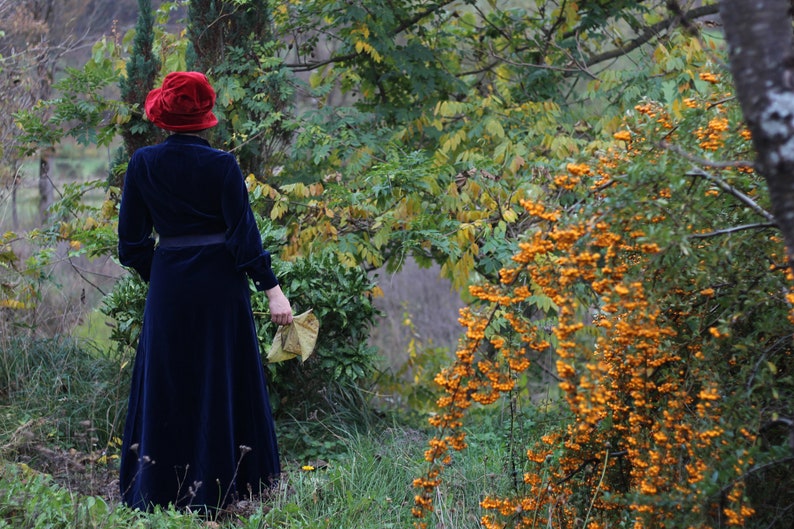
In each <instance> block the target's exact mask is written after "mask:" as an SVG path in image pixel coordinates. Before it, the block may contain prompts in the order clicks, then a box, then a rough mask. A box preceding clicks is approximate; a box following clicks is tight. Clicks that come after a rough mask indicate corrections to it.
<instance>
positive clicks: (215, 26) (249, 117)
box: [187, 0, 293, 178]
mask: <svg viewBox="0 0 794 529" xmlns="http://www.w3.org/2000/svg"><path fill="white" fill-rule="evenodd" d="M266 4H267V2H262V1H256V0H224V1H221V0H218V1H216V0H194V1H192V2H190V3H189V4H188V27H187V32H188V37H189V40H190V47H189V48H188V50H187V66H188V68H190V69H197V70H199V71H203V72H205V73H206V74H207V75H208V76H209V77H210V79H211V81H212V83H213V86H214V88H215V90H216V92H217V104H216V107H215V108H216V112H217V113H218V114H219V116H218V117H219V120H220V123H219V124H218V125H217V126H216V127H214V128H213V129H212V130H210V131H208V134H209V135H210V139H211V140H212V141H213V142H214V143H215V144H217V145H218V146H222V147H223V148H225V149H227V150H230V151H233V152H234V153H235V155H236V156H237V159H238V161H239V163H240V167H241V169H242V171H243V174H246V175H248V174H253V175H254V176H255V177H257V178H264V177H267V176H272V175H273V171H274V169H275V167H277V166H279V165H280V164H282V163H283V160H284V158H285V156H284V152H283V150H284V149H285V147H286V145H287V144H288V143H289V140H290V137H291V131H290V126H289V125H288V119H287V118H288V117H289V114H290V112H291V108H292V105H293V88H292V81H291V76H290V75H289V73H288V71H287V70H286V69H285V68H284V67H283V64H282V61H281V60H279V59H278V58H277V57H276V56H275V51H276V47H277V44H276V43H275V42H273V40H272V31H271V18H270V9H269V6H267V5H266Z"/></svg>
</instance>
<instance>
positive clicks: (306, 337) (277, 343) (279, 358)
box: [267, 309, 320, 364]
mask: <svg viewBox="0 0 794 529" xmlns="http://www.w3.org/2000/svg"><path fill="white" fill-rule="evenodd" d="M319 331H320V322H319V321H318V320H317V316H315V315H314V314H312V310H311V309H309V310H307V311H306V312H304V313H303V314H299V315H298V316H295V317H294V318H292V323H290V324H289V325H283V326H281V327H279V328H278V330H277V331H276V336H275V337H273V344H272V345H271V346H270V352H269V353H267V361H268V362H269V363H271V364H272V363H275V362H283V361H284V360H292V359H293V358H297V357H300V359H301V362H305V361H306V359H307V358H309V356H310V355H311V354H312V351H314V345H315V344H316V343H317V334H318V333H319Z"/></svg>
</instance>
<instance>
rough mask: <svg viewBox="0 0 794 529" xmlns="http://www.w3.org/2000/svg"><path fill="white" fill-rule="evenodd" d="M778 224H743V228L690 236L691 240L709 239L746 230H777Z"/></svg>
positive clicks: (737, 227) (736, 227)
mask: <svg viewBox="0 0 794 529" xmlns="http://www.w3.org/2000/svg"><path fill="white" fill-rule="evenodd" d="M776 227H777V224H775V223H774V222H759V223H757V224H742V225H741V226H732V227H730V228H724V229H721V230H716V231H711V232H709V233H695V234H692V235H690V236H689V238H690V239H708V238H710V237H718V236H720V235H730V234H731V233H736V232H740V231H744V230H763V229H766V228H776Z"/></svg>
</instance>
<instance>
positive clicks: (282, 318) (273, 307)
mask: <svg viewBox="0 0 794 529" xmlns="http://www.w3.org/2000/svg"><path fill="white" fill-rule="evenodd" d="M265 294H267V302H268V305H269V306H270V319H271V320H273V323H275V324H276V325H289V324H290V323H292V307H291V306H290V304H289V300H288V299H287V296H285V295H284V293H283V292H282V291H281V287H280V286H278V285H277V286H275V287H273V288H271V289H270V290H265Z"/></svg>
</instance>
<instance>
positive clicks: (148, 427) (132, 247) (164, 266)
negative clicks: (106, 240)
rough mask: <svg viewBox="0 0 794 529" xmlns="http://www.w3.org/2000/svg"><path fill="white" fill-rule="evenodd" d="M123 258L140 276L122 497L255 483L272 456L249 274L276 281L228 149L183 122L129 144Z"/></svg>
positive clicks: (176, 500)
mask: <svg viewBox="0 0 794 529" xmlns="http://www.w3.org/2000/svg"><path fill="white" fill-rule="evenodd" d="M153 229H154V231H156V233H157V234H158V235H159V238H160V241H161V243H160V244H158V245H157V246H155V240H154V238H153V234H152V231H153ZM167 242H168V243H169V244H166V243H167ZM119 257H120V260H121V263H122V264H124V265H126V266H129V267H132V268H134V269H135V270H137V271H138V273H139V274H140V275H141V276H142V277H143V279H145V280H147V281H149V293H148V296H147V299H146V309H145V312H144V323H143V329H142V332H141V336H140V341H139V344H138V350H137V354H136V357H135V364H134V367H133V374H132V385H131V390H130V398H129V410H128V412H127V421H126V424H125V428H124V439H123V445H122V453H121V472H120V486H121V493H122V498H123V501H124V502H125V503H126V504H127V505H130V506H132V507H136V508H140V509H151V507H152V506H153V505H162V506H167V505H168V504H173V505H175V506H177V507H187V506H190V507H194V508H197V509H200V510H204V509H208V510H214V509H216V508H222V507H224V506H226V505H227V504H228V503H229V502H231V501H233V500H235V499H238V498H240V497H244V496H248V495H249V494H250V493H253V494H256V493H258V492H260V491H261V490H263V488H264V487H268V486H269V485H271V484H272V482H273V480H274V479H275V478H276V477H277V476H278V474H279V473H280V465H279V458H278V447H277V444H276V437H275V432H274V425H273V417H272V413H271V409H270V401H269V398H268V394H267V388H266V385H265V374H264V367H263V365H262V361H261V359H260V356H259V350H258V342H257V337H256V330H255V328H254V319H253V315H252V312H251V304H250V291H249V283H248V278H249V277H250V278H251V279H252V280H253V281H254V284H255V286H256V288H257V289H258V290H267V289H269V288H272V287H274V286H276V285H277V284H278V282H277V280H276V277H275V276H274V274H273V271H272V269H271V266H270V255H269V254H268V252H266V251H264V250H263V249H262V241H261V237H260V234H259V231H258V229H257V227H256V223H255V220H254V217H253V213H252V212H251V207H250V205H249V202H248V193H247V190H246V187H245V182H244V180H243V176H242V174H241V172H240V168H239V166H238V165H237V162H236V160H235V159H234V157H233V156H232V155H230V154H229V153H226V152H224V151H220V150H217V149H213V148H211V147H210V145H209V143H207V142H206V141H205V140H204V139H202V138H199V137H197V136H191V135H184V134H175V135H172V136H170V137H169V138H168V139H167V140H166V141H165V142H163V143H161V144H159V145H155V146H151V147H145V148H142V149H139V150H137V151H136V152H135V153H134V154H133V156H132V159H131V160H130V163H129V166H128V169H127V176H126V179H125V184H124V191H123V195H122V201H121V210H120V213H119Z"/></svg>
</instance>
